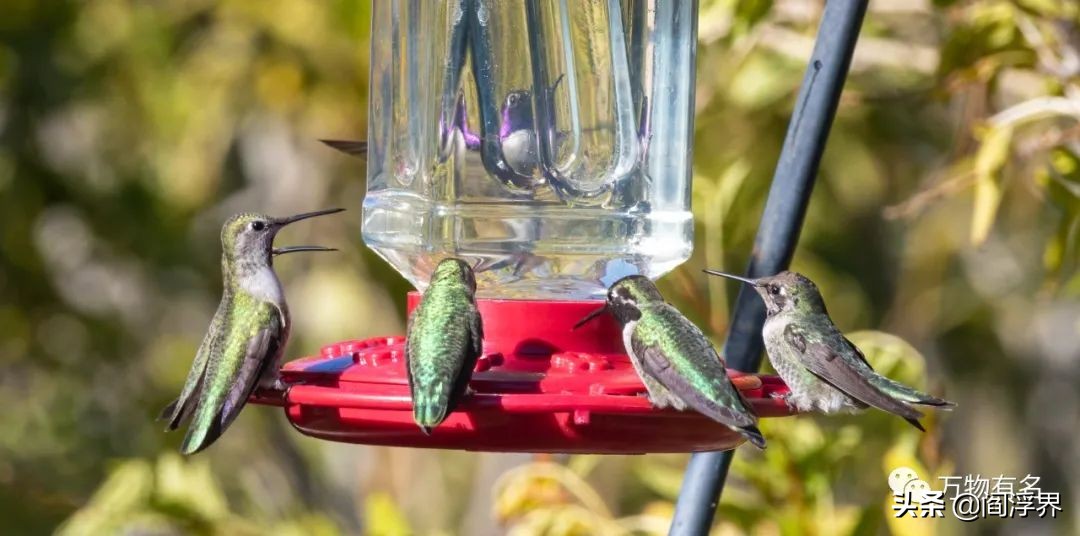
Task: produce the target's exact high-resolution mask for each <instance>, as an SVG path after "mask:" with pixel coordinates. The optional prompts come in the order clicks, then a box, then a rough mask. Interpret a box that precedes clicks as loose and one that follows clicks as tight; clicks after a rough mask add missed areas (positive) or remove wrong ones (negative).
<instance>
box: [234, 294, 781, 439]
mask: <svg viewBox="0 0 1080 536" xmlns="http://www.w3.org/2000/svg"><path fill="white" fill-rule="evenodd" d="M419 300H420V296H419V294H417V293H415V292H413V293H410V294H409V310H410V311H412V309H413V308H414V307H416V305H417V304H418V303H419ZM477 305H478V306H479V308H480V314H481V315H482V316H483V319H484V335H485V340H484V350H485V352H484V355H483V356H481V357H480V359H479V361H478V362H477V365H476V371H475V373H474V374H473V376H472V381H471V382H470V384H469V385H470V386H471V387H472V390H473V394H472V395H470V396H466V397H465V398H464V399H463V400H462V402H461V404H460V405H459V407H458V408H457V410H456V411H454V412H453V413H452V414H451V415H450V416H449V418H447V419H446V421H445V422H443V423H442V424H441V425H439V426H438V427H436V428H435V429H434V430H432V433H431V435H430V436H427V435H424V433H423V432H421V431H420V428H419V427H417V426H416V424H415V423H414V422H413V418H412V401H411V398H410V396H409V385H408V380H407V378H406V374H405V338H404V337H382V338H377V339H367V340H362V341H361V340H355V341H344V342H340V343H337V344H331V345H329V346H325V347H323V349H322V355H320V356H315V357H307V358H302V359H298V360H295V361H292V362H289V363H287V364H286V365H285V366H284V368H283V369H282V376H283V379H284V380H285V381H286V382H287V383H290V384H294V385H293V387H292V388H291V389H290V390H289V392H288V394H287V396H286V397H285V399H280V398H278V399H272V398H266V397H262V396H260V395H259V394H257V395H256V396H255V397H253V399H252V402H255V403H259V404H268V405H279V406H284V407H285V414H286V416H287V417H288V419H289V422H291V423H292V424H293V426H295V427H296V429H297V430H300V432H302V433H304V434H307V435H309V436H312V437H317V438H321V439H329V440H332V441H342V442H347V443H364V444H369V445H391V446H400V447H421V448H442V449H464V450H474V451H499V452H567V453H598V454H639V453H645V452H691V451H710V450H727V449H732V448H735V447H737V446H738V445H739V444H741V443H742V442H743V441H744V439H743V437H742V436H741V435H739V434H737V433H735V432H733V431H732V430H731V429H729V428H728V427H726V426H723V425H721V424H719V423H716V422H714V421H712V420H710V419H708V418H707V417H705V416H703V415H701V414H698V413H696V412H693V411H685V412H681V411H675V410H670V409H667V410H658V409H654V408H653V407H652V406H651V405H650V403H649V401H648V399H647V398H646V397H645V396H644V394H645V387H644V386H643V385H642V383H641V380H640V379H638V377H637V374H636V373H635V372H634V368H633V365H631V363H630V360H629V358H628V357H627V356H626V354H625V353H624V352H623V347H622V334H621V332H620V330H619V326H618V324H616V322H615V321H614V319H612V318H611V317H609V316H607V315H603V316H601V317H599V318H597V319H596V321H594V322H591V323H589V324H587V325H585V326H583V327H582V328H580V329H578V330H576V331H575V330H572V329H571V328H572V327H573V325H574V324H575V323H576V322H577V321H578V320H580V319H581V318H582V317H584V316H585V315H586V314H587V313H588V312H590V311H592V310H593V309H595V308H597V307H598V306H599V305H600V302H597V301H524V300H496V299H490V300H485V299H480V300H478V301H477ZM729 374H730V375H731V377H732V379H733V380H734V382H735V385H736V386H737V387H738V388H739V389H740V390H741V391H742V392H743V394H744V395H745V396H746V397H747V398H748V399H749V400H750V402H751V403H752V404H753V406H754V410H755V411H756V412H757V414H758V416H760V417H781V416H787V415H791V414H792V411H791V410H790V409H789V408H788V407H787V405H786V404H785V403H784V402H783V401H782V400H780V399H778V398H776V397H777V396H778V395H782V394H784V393H786V392H787V386H786V385H784V383H783V382H782V381H781V380H780V378H778V377H776V376H769V375H756V374H742V373H739V372H735V371H729Z"/></svg>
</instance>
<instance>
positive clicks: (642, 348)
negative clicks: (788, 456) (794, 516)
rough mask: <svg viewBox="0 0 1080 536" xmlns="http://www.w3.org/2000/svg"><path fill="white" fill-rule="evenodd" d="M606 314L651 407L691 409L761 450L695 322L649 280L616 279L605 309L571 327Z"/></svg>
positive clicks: (745, 406)
mask: <svg viewBox="0 0 1080 536" xmlns="http://www.w3.org/2000/svg"><path fill="white" fill-rule="evenodd" d="M605 312H607V313H611V315H612V316H614V317H615V320H616V321H618V322H619V325H620V326H621V327H622V333H623V345H624V346H625V347H626V353H627V354H628V355H629V356H630V361H631V363H633V365H634V369H635V370H636V371H637V373H638V376H640V377H641V381H642V383H644V384H645V388H646V389H647V390H648V392H649V400H650V401H651V402H652V404H653V406H655V407H657V408H666V407H673V408H675V409H678V410H685V409H687V408H691V409H694V410H696V411H698V412H699V413H702V414H704V415H705V416H707V417H709V418H711V419H712V420H714V421H717V422H719V423H721V424H724V425H726V426H728V427H730V428H731V429H733V430H735V431H736V432H738V433H740V434H742V435H743V436H744V437H746V439H748V440H749V441H750V442H751V443H753V444H754V446H756V447H758V448H761V449H763V448H765V438H764V437H763V436H762V435H761V431H760V430H758V428H757V416H756V415H755V414H754V410H753V408H752V407H751V406H750V404H749V403H748V402H747V401H746V399H745V398H743V396H742V394H741V393H739V390H738V389H736V388H735V384H733V383H732V382H731V378H729V377H728V375H727V371H726V370H725V369H724V361H723V359H721V358H720V356H719V355H718V354H717V353H716V349H715V348H713V346H712V344H710V343H709V339H707V338H706V337H705V334H704V333H702V332H701V330H700V329H698V327H697V326H695V325H694V323H693V322H691V321H690V320H688V319H687V318H686V317H685V316H683V315H682V313H680V312H679V311H678V309H675V307H673V306H672V305H670V304H669V303H667V302H665V301H664V297H663V296H661V295H660V291H659V290H658V289H657V288H656V285H655V284H653V282H652V281H651V280H650V279H649V278H647V277H645V276H641V275H632V276H627V277H624V278H622V279H620V280H618V281H616V282H615V283H614V284H612V285H611V287H610V288H609V289H608V293H607V302H606V303H605V304H604V306H603V307H601V308H599V309H597V310H595V311H593V312H591V313H589V314H588V315H587V316H586V317H585V318H583V319H581V321H580V322H578V323H577V325H576V326H574V327H575V329H576V328H578V327H580V326H582V325H584V324H585V323H586V322H588V321H590V320H592V319H593V318H596V317H597V316H599V315H600V314H602V313H605Z"/></svg>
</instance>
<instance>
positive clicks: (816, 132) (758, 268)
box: [669, 0, 867, 536]
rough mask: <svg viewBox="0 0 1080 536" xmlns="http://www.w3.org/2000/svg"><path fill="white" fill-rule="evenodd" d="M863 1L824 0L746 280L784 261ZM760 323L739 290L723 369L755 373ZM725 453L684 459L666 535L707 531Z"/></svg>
mask: <svg viewBox="0 0 1080 536" xmlns="http://www.w3.org/2000/svg"><path fill="white" fill-rule="evenodd" d="M866 5H867V1H866V0H829V1H828V2H827V3H826V4H825V12H824V13H823V14H822V17H821V23H820V25H819V26H818V35H817V42H816V43H815V44H814V52H813V54H812V55H811V57H810V64H809V65H808V66H807V69H806V75H805V76H804V77H803V83H802V87H801V88H800V89H799V96H798V99H797V100H796V101H795V112H794V113H793V114H792V116H791V121H790V123H789V124H788V130H787V136H786V137H785V139H784V147H783V149H782V150H781V152H780V160H779V162H778V163H777V165H776V171H775V172H774V173H773V180H772V187H771V188H770V189H769V198H768V200H767V201H766V202H765V211H764V213H763V214H762V215H761V223H760V224H759V226H758V232H757V237H756V238H755V239H754V250H753V253H752V254H751V257H750V264H749V266H748V267H747V269H746V273H747V275H748V276H750V277H761V276H764V275H771V274H775V273H777V272H780V271H781V270H784V269H785V268H787V266H788V264H789V263H790V262H791V257H792V254H793V253H794V251H795V244H796V242H798V239H799V231H800V229H801V228H802V222H803V217H804V216H805V214H806V206H807V204H808V202H809V201H810V192H811V191H812V190H813V187H814V179H815V178H816V177H817V172H818V166H819V164H820V163H821V154H822V152H823V151H824V150H825V141H826V140H827V139H828V136H829V127H831V126H832V121H833V117H834V116H835V115H836V106H837V104H838V103H839V101H840V91H841V90H842V89H843V87H844V80H845V79H846V78H847V72H848V67H849V66H850V65H851V55H852V53H853V52H854V50H855V42H856V41H857V40H858V38H859V28H860V26H861V25H862V20H863V15H864V14H865V13H866ZM764 321H765V310H764V306H763V305H762V303H761V299H760V298H758V297H757V296H756V295H755V294H754V292H752V291H747V289H746V287H741V288H740V290H739V297H738V298H737V299H736V302H735V313H734V316H733V318H732V322H731V330H730V332H729V333H728V338H727V341H726V342H725V343H724V352H723V355H724V358H725V359H726V360H727V366H728V367H730V368H734V369H735V370H740V371H744V372H755V371H757V370H758V368H759V367H760V365H761V351H762V342H761V326H762V324H763V323H764ZM733 453H734V452H733V451H725V452H700V453H697V454H694V455H693V456H692V457H691V458H690V464H689V465H688V466H687V468H686V476H685V477H684V479H683V484H682V489H681V490H680V492H679V500H678V502H677V504H676V505H675V518H674V520H673V521H672V524H671V530H670V532H669V534H672V535H678V536H681V535H684V534H686V535H697V534H707V533H708V532H709V528H710V527H711V525H712V520H713V515H714V513H715V512H716V505H717V503H718V502H719V500H720V492H721V491H722V490H723V488H724V480H725V479H726V478H727V472H728V468H729V467H730V466H731V457H732V454H733Z"/></svg>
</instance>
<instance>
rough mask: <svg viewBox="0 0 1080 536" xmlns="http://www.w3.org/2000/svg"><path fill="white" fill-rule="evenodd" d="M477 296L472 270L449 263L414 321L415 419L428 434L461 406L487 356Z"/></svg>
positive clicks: (410, 359)
mask: <svg viewBox="0 0 1080 536" xmlns="http://www.w3.org/2000/svg"><path fill="white" fill-rule="evenodd" d="M475 293H476V279H475V277H474V275H473V271H472V268H470V267H469V265H468V264H466V263H465V262H463V261H461V260H459V259H454V258H450V259H445V260H443V261H442V262H440V263H439V265H438V266H437V267H436V268H435V272H434V274H432V277H431V282H430V284H429V286H428V288H427V290H426V291H425V292H424V295H423V298H421V300H420V304H419V305H418V306H417V307H416V310H414V311H413V313H412V315H411V316H410V317H409V326H408V330H407V334H406V341H405V358H406V361H407V363H408V378H409V389H410V391H411V393H412V401H413V419H414V420H415V421H416V424H417V425H419V426H420V428H421V430H423V431H424V432H425V433H430V431H431V429H432V428H434V427H436V426H438V425H439V424H440V423H442V422H443V421H444V420H446V417H447V416H448V415H449V414H450V412H452V411H453V410H454V408H455V407H456V406H457V404H458V402H460V400H461V398H462V396H464V394H465V392H466V390H467V387H468V383H469V378H470V377H471V375H472V372H473V368H474V367H475V366H476V360H477V359H478V358H479V357H480V354H481V353H482V351H483V339H484V334H483V328H482V326H481V320H480V313H479V311H478V310H477V308H476V301H475Z"/></svg>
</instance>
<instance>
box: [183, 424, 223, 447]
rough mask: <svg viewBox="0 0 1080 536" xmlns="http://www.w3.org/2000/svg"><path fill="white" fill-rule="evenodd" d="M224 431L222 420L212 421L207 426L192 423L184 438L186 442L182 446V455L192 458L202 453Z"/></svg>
mask: <svg viewBox="0 0 1080 536" xmlns="http://www.w3.org/2000/svg"><path fill="white" fill-rule="evenodd" d="M223 431H224V429H223V428H222V426H221V419H212V420H211V421H210V422H209V423H207V424H206V425H203V424H200V423H192V425H191V427H189V428H188V431H187V434H186V435H185V436H184V442H183V443H181V445H180V453H181V454H184V455H185V456H190V455H192V454H195V453H197V452H199V451H202V450H203V449H205V448H206V447H209V446H210V445H212V444H213V443H214V441H217V438H219V437H221V433H222V432H223Z"/></svg>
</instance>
